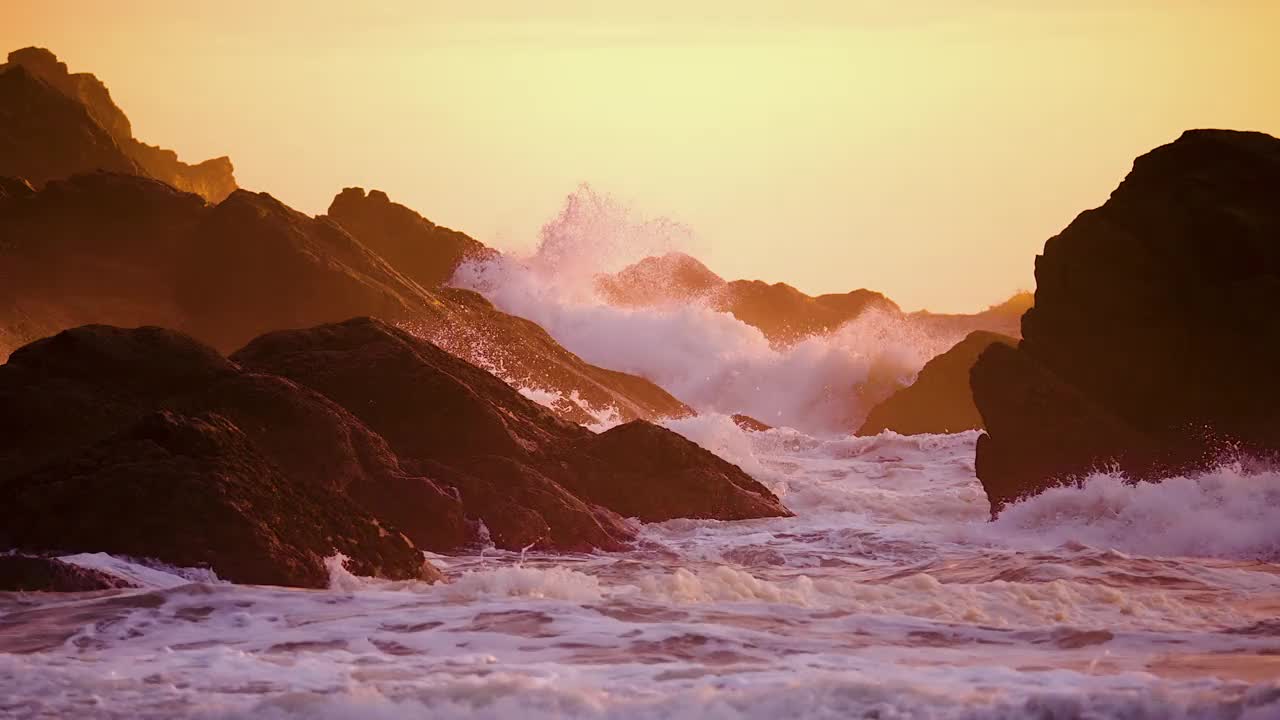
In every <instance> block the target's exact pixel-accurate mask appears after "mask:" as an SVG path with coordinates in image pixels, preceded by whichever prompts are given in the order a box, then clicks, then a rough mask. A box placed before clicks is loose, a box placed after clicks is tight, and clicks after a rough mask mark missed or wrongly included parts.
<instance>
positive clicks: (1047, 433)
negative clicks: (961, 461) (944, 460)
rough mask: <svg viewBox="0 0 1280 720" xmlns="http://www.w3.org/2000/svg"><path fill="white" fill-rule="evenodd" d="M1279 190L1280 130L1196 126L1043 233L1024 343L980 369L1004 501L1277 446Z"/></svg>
mask: <svg viewBox="0 0 1280 720" xmlns="http://www.w3.org/2000/svg"><path fill="white" fill-rule="evenodd" d="M1277 197H1280V140H1277V139H1276V138H1273V137H1271V136H1269V135H1265V134H1263V133H1256V132H1235V131H1225V130H1193V131H1188V132H1186V133H1184V134H1183V135H1182V136H1181V137H1180V138H1178V139H1177V140H1176V141H1175V142H1173V143H1170V144H1168V145H1165V146H1162V147H1160V148H1157V149H1155V150H1153V151H1151V152H1149V153H1147V154H1146V155H1143V156H1142V157H1140V158H1138V159H1137V160H1136V161H1135V162H1134V165H1133V170H1132V171H1131V172H1130V173H1129V175H1128V177H1126V178H1125V180H1124V181H1123V182H1122V183H1121V184H1120V186H1119V187H1117V188H1116V190H1115V191H1114V192H1113V193H1112V194H1111V197H1110V198H1109V199H1108V200H1107V202H1106V203H1105V204H1103V205H1102V206H1101V207H1099V208H1096V209H1093V210H1088V211H1086V212H1084V213H1081V214H1080V215H1079V216H1078V217H1077V218H1076V219H1075V220H1074V221H1072V223H1071V224H1070V225H1068V226H1067V228H1066V229H1065V230H1063V231H1062V232H1061V233H1059V234H1058V235H1056V236H1054V237H1053V238H1050V239H1049V241H1048V242H1046V243H1045V247H1044V252H1043V254H1042V255H1041V256H1040V257H1038V258H1037V259H1036V283H1037V287H1036V295H1035V306H1034V307H1033V308H1031V309H1030V310H1029V311H1027V313H1026V315H1024V316H1023V318H1022V332H1023V339H1022V342H1021V343H1020V344H1019V345H1018V347H1017V349H1016V350H1015V349H1009V348H1005V347H998V346H993V347H992V348H991V349H989V350H988V351H987V352H985V353H983V355H982V356H981V357H980V358H979V360H978V362H977V364H976V365H975V366H974V369H973V375H972V385H973V392H974V400H975V402H976V403H977V406H978V409H979V410H980V411H981V413H982V416H983V419H984V420H985V422H986V426H987V436H986V437H984V438H982V440H981V441H980V443H979V445H978V453H977V468H978V475H979V477H980V479H981V480H982V482H983V485H984V487H986V488H987V491H988V495H989V497H990V499H991V502H992V510H993V511H998V510H999V509H1000V507H1001V506H1002V505H1003V504H1004V503H1006V502H1008V501H1009V500H1010V499H1013V498H1017V497H1022V496H1025V495H1029V494H1034V493H1036V492H1039V491H1041V490H1043V489H1044V488H1046V487H1050V486H1052V485H1054V484H1057V483H1059V482H1066V481H1069V480H1071V479H1072V478H1075V477H1079V476H1081V475H1083V474H1085V473H1087V472H1089V471H1090V470H1093V469H1096V468H1099V467H1115V468H1118V469H1120V470H1122V471H1124V472H1126V473H1127V474H1128V475H1129V477H1131V478H1142V477H1159V476H1162V475H1166V474H1168V473H1171V472H1180V471H1191V470H1195V469H1198V468H1202V467H1204V466H1206V465H1208V464H1212V463H1213V462H1215V461H1217V459H1218V458H1219V457H1220V456H1221V452H1222V451H1223V450H1224V449H1230V450H1231V451H1232V452H1245V453H1248V454H1259V455H1269V454H1271V453H1273V452H1275V451H1276V450H1278V449H1280V421H1278V420H1277V416H1276V413H1275V407H1276V406H1277V402H1280V377H1278V376H1277V375H1276V373H1275V371H1274V369H1275V367H1277V362H1280V318H1278V317H1277V316H1276V314H1275V313H1274V312H1273V311H1272V309H1273V308H1275V307H1276V306H1277V303H1278V302H1280V203H1277V200H1276V199H1277Z"/></svg>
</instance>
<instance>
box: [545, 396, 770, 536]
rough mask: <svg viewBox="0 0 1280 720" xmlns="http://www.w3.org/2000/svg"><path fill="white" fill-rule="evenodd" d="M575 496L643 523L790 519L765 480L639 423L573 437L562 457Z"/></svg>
mask: <svg viewBox="0 0 1280 720" xmlns="http://www.w3.org/2000/svg"><path fill="white" fill-rule="evenodd" d="M564 457H565V459H566V462H567V463H568V464H570V465H571V466H572V467H573V468H574V470H575V473H573V474H572V475H571V476H570V477H568V478H566V484H567V485H568V487H569V488H570V489H571V490H573V491H574V492H575V493H577V494H578V495H580V496H582V497H584V498H587V499H588V500H590V501H592V502H596V503H599V504H601V505H603V506H605V507H607V508H609V509H610V510H613V511H615V512H617V513H619V514H620V515H623V516H624V517H634V518H639V519H640V520H641V521H644V522H662V521H664V520H673V519H675V518H709V519H715V520H746V519H750V518H764V517H790V516H791V512H790V511H789V510H787V508H786V507H785V506H784V505H783V504H782V502H781V501H780V500H778V498H777V497H776V496H775V495H774V494H773V493H771V492H769V490H768V488H766V487H765V486H764V485H761V484H760V483H759V482H756V481H755V480H754V479H752V478H751V476H749V475H747V474H746V473H744V472H743V471H742V469H741V468H739V467H738V466H737V465H733V464H731V463H729V462H726V461H725V460H722V459H720V458H719V457H716V456H715V455H712V454H711V453H709V452H707V451H706V450H703V449H702V448H701V447H699V446H698V445H697V444H695V443H693V442H690V441H689V440H686V439H684V438H683V437H681V436H679V435H676V434H675V433H673V432H671V431H669V430H666V429H664V428H660V427H658V426H657V425H654V424H652V423H649V422H645V421H644V420H636V421H634V422H629V423H627V424H625V425H619V426H617V427H615V428H612V429H610V430H607V431H605V432H603V433H601V434H599V435H593V436H591V437H588V438H584V439H582V440H579V441H577V442H575V443H574V444H573V445H572V446H571V448H570V450H569V451H568V452H566V453H565V455H564Z"/></svg>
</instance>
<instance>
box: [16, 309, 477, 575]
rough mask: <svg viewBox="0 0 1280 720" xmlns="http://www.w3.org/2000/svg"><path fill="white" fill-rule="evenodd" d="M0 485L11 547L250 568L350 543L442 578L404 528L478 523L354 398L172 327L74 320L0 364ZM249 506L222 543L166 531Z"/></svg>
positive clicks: (433, 541) (457, 538)
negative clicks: (402, 460) (412, 465)
mask: <svg viewBox="0 0 1280 720" xmlns="http://www.w3.org/2000/svg"><path fill="white" fill-rule="evenodd" d="M121 428H131V429H129V430H126V431H124V432H123V433H121V431H120V429H121ZM157 446H159V448H160V449H159V450H157V449H156V447H157ZM202 483H203V484H204V486H202V487H197V486H200V485H201V484H202ZM170 486H172V487H174V488H179V487H180V488H182V492H183V493H184V494H183V495H182V497H177V496H171V493H170V492H169V490H164V489H163V488H167V487H170ZM0 492H3V494H4V496H5V497H6V498H7V499H10V500H11V501H10V502H7V503H6V506H5V508H4V509H3V510H2V511H0V512H3V513H4V518H5V519H4V522H0V525H4V526H5V529H4V530H0V547H3V546H6V544H7V546H12V547H20V548H25V549H35V550H67V551H95V552H99V551H100V552H115V553H122V554H130V555H138V556H145V557H154V558H157V559H160V560H164V561H165V562H170V563H173V564H178V565H184V564H192V563H204V564H209V565H211V566H213V567H214V568H215V570H217V571H218V573H219V574H220V575H223V576H224V577H227V578H229V579H237V578H252V579H246V580H245V581H246V582H270V583H282V584H305V585H309V586H316V585H317V584H323V580H324V570H323V567H322V564H321V561H322V560H323V558H324V557H326V556H328V555H331V554H333V552H335V551H338V552H342V553H344V554H346V555H348V556H349V557H350V558H351V563H350V565H349V567H351V568H352V570H353V571H357V570H359V571H361V572H366V574H374V573H380V574H383V575H384V576H389V577H421V578H431V577H436V575H435V574H434V571H433V570H431V569H430V568H426V569H423V568H421V567H420V566H421V562H420V560H421V556H420V555H418V554H417V553H418V551H417V550H416V548H415V547H414V546H413V544H411V543H410V542H408V541H407V540H404V539H403V538H402V537H401V536H400V535H399V532H400V531H403V532H405V533H406V534H409V535H410V536H411V537H412V538H413V539H414V540H415V541H416V542H420V543H421V544H422V545H423V546H427V547H432V548H438V549H450V548H456V547H457V546H459V545H460V544H463V543H465V542H469V541H470V540H471V539H472V538H473V537H474V532H473V530H472V529H471V528H469V527H467V526H466V525H465V523H464V522H463V520H462V511H461V505H460V503H459V502H458V501H457V499H456V498H455V497H453V496H451V495H450V494H449V493H446V492H445V491H443V490H442V489H440V488H439V487H437V486H435V485H434V484H432V483H431V482H430V481H429V480H426V479H425V478H422V477H419V476H413V475H411V474H409V473H406V472H405V471H403V470H402V469H401V468H400V466H399V463H398V460H397V459H396V458H395V456H394V455H393V454H392V453H391V451H390V450H389V449H388V448H387V447H386V444H385V441H383V440H382V439H381V438H380V437H378V436H377V435H376V434H374V433H373V432H371V431H369V430H368V428H366V427H364V426H363V425H362V424H361V423H360V422H359V421H358V420H356V419H355V418H354V417H352V416H351V415H350V414H348V413H347V412H346V411H345V410H343V409H342V408H340V407H338V406H337V405H335V404H334V403H332V402H331V401H329V400H327V399H325V398H324V397H322V396H320V395H318V394H316V393H315V392H313V391H311V390H307V389H305V388H301V387H299V386H297V385H295V384H293V383H291V382H289V381H287V380H285V379H282V378H276V377H267V376H261V375H254V374H250V373H245V372H243V371H241V370H240V369H239V368H238V367H237V366H236V365H235V364H233V363H231V362H229V361H228V360H227V359H226V358H223V357H222V356H220V355H218V354H217V352H216V351H214V350H213V349H212V348H209V347H207V346H204V345H201V344H200V343H197V342H195V341H194V340H192V339H190V338H188V337H186V336H184V335H181V334H180V333H176V332H173V331H170V330H163V329H160V328H139V329H135V330H124V329H120V328H112V327H102V326H94V327H83V328H76V329H73V330H69V331H66V332H63V333H60V334H59V335H57V336H54V337H51V338H47V339H44V340H41V341H39V342H36V343H33V344H31V345H29V346H27V347H24V348H21V349H19V350H18V351H16V352H14V353H13V355H12V356H11V357H10V359H9V362H8V363H7V364H5V365H3V366H0ZM272 493H275V494H276V495H278V496H279V497H280V498H285V499H286V500H288V502H295V501H296V502H298V503H301V504H300V505H299V506H298V507H299V514H298V517H297V518H293V519H290V518H286V517H284V516H283V515H282V513H284V512H285V509H286V508H287V507H288V506H287V504H286V505H281V504H279V503H278V502H277V500H276V499H273V497H274V496H272V495H271V494H272ZM184 498H185V499H184ZM130 503H134V506H130V505H129V504H130ZM223 505H226V507H225V508H224V507H223ZM233 507H238V508H240V509H241V510H242V511H243V515H244V517H243V518H241V519H240V520H238V521H237V524H233V525H232V526H229V528H228V529H227V530H226V534H219V533H220V532H221V531H218V530H217V528H214V527H208V528H205V529H204V530H202V531H201V532H204V533H205V534H206V535H207V536H208V537H209V538H211V539H216V540H217V541H218V543H220V544H211V545H209V546H208V548H207V549H206V551H207V552H206V554H204V555H202V554H200V551H199V548H198V547H196V546H195V545H191V546H185V545H181V543H177V544H175V546H174V547H170V546H169V544H166V543H165V542H163V539H164V534H163V532H169V531H172V532H175V533H177V534H184V533H189V532H191V531H184V530H181V527H183V526H184V525H191V526H199V527H203V525H202V523H206V522H212V520H205V519H201V518H203V517H204V516H205V515H206V514H217V513H229V512H231V510H230V509H227V508H233ZM103 508H114V509H112V510H111V511H110V512H106V511H104V510H103ZM371 513H372V514H371ZM196 515H200V516H201V518H196V517H194V516H196ZM19 516H21V517H19ZM162 516H163V517H162ZM294 522H297V523H302V525H293V524H289V523H294ZM113 523H114V525H113ZM281 523H285V524H281ZM402 523H403V524H402ZM68 524H72V525H74V526H75V527H74V528H71V527H69V526H68ZM157 525H163V526H164V528H166V529H165V530H163V532H162V530H159V529H155V528H156V526H157ZM304 526H305V527H304ZM272 528H274V529H275V530H273V531H272V532H274V533H275V534H272V532H268V530H270V529H272ZM276 531H278V532H276ZM215 536H216V537H215ZM240 536H244V537H243V538H241V537H240ZM237 538H239V539H237ZM245 538H247V539H245ZM246 543H247V544H246ZM326 543H328V544H326ZM251 552H254V553H261V552H266V553H267V556H266V557H264V559H262V560H261V561H256V560H253V559H252V558H250V557H248V555H247V553H251ZM242 553H245V554H246V555H242ZM410 561H412V562H410ZM227 573H230V574H227Z"/></svg>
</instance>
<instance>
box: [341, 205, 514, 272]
mask: <svg viewBox="0 0 1280 720" xmlns="http://www.w3.org/2000/svg"><path fill="white" fill-rule="evenodd" d="M329 218H330V219H332V220H333V221H334V222H336V223H338V224H339V225H341V226H342V227H343V229H345V230H346V231H347V232H349V233H351V235H352V236H353V237H355V238H356V239H358V240H359V241H360V242H362V243H364V245H365V246H366V247H368V248H369V249H370V250H373V251H374V252H376V253H378V254H379V255H381V256H382V257H383V258H385V259H386V260H387V262H389V263H391V265H392V266H393V267H395V268H396V269H397V270H399V271H400V272H402V273H404V274H405V275H406V276H407V277H408V278H409V279H410V280H413V281H414V282H417V283H419V284H421V285H422V286H423V287H427V288H434V287H437V286H439V285H443V284H444V283H446V282H448V280H449V278H451V277H453V273H454V271H455V270H457V269H458V266H459V265H461V264H462V263H463V262H464V261H466V260H482V259H485V258H489V257H493V256H495V255H496V254H497V253H496V252H495V251H493V250H490V249H489V248H487V247H485V246H484V245H483V244H482V243H481V242H480V241H478V240H475V239H474V238H472V237H470V236H468V235H466V234H464V233H460V232H458V231H457V230H450V229H449V228H446V227H441V226H439V225H436V224H435V223H433V222H431V221H430V220H428V219H426V218H424V217H422V216H421V215H419V214H418V213H416V212H414V211H413V210H410V209H409V208H407V207H405V206H404V205H401V204H399V203H393V202H391V199H390V198H388V197H387V194H386V193H384V192H382V191H381V190H371V191H369V193H368V194H365V191H364V189H363V188H345V189H344V190H343V191H342V192H341V193H338V195H337V196H336V197H334V198H333V202H332V203H330V204H329Z"/></svg>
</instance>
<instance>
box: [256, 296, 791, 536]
mask: <svg viewBox="0 0 1280 720" xmlns="http://www.w3.org/2000/svg"><path fill="white" fill-rule="evenodd" d="M232 358H233V359H234V360H235V361H236V362H237V363H239V364H241V365H242V366H244V367H246V368H252V369H255V370H258V371H261V372H268V373H273V374H277V375H281V376H284V377H287V378H290V379H292V380H294V381H296V382H298V383H300V384H302V385H306V386H307V387H310V388H312V389H315V390H317V391H319V392H321V393H323V394H325V395H326V396H328V397H329V398H331V399H332V400H334V401H335V402H337V403H338V404H340V405H342V406H344V407H346V408H349V409H350V410H351V411H352V412H353V413H354V414H356V415H357V417H359V418H360V419H361V420H363V421H364V422H365V423H366V424H367V425H368V426H369V427H370V428H372V429H373V430H375V431H377V432H379V433H380V434H382V435H383V437H385V438H386V439H387V441H388V443H389V444H390V446H391V447H392V448H393V449H394V450H395V452H396V453H397V454H398V455H399V456H400V457H401V458H402V459H403V461H404V462H405V463H406V465H407V466H408V467H411V468H414V469H415V470H420V471H422V472H423V473H425V474H427V475H431V476H433V477H435V476H441V477H447V478H448V480H447V482H448V484H450V485H453V486H454V487H456V488H457V489H458V491H459V493H460V494H461V497H462V499H463V504H464V506H465V507H466V508H467V510H468V512H473V511H474V512H475V513H476V516H477V517H478V519H480V520H482V521H483V522H484V523H485V525H486V527H488V528H489V530H490V532H491V534H493V535H494V541H495V543H496V544H499V546H501V547H510V548H512V549H515V548H518V547H523V546H525V545H528V544H531V543H534V544H536V545H537V546H539V547H562V548H577V549H583V548H589V547H599V548H605V549H610V548H617V547H621V546H622V543H623V542H625V541H626V540H628V539H629V538H630V537H631V530H630V529H629V528H628V527H627V526H626V525H625V524H623V523H622V522H621V518H619V517H618V514H621V515H622V516H625V517H639V518H641V519H642V520H669V519H673V518H677V517H715V518H719V519H726V520H727V519H739V518H743V517H769V516H777V515H786V514H789V513H788V512H787V510H786V509H785V508H784V507H783V506H782V505H781V503H780V502H779V501H778V499H777V498H776V497H774V496H773V495H772V494H771V493H769V492H768V491H767V490H765V489H764V488H763V486H761V485H759V484H758V483H756V482H755V481H754V480H752V479H751V478H750V477H749V476H747V475H746V474H745V473H743V472H742V471H741V470H740V469H739V468H737V467H736V466H733V465H730V464H728V463H726V462H724V461H723V460H720V459H719V458H717V457H716V456H714V455H712V454H711V453H708V452H707V451H705V450H703V449H702V448H700V447H698V446H697V445H694V444H693V443H690V442H689V441H687V440H685V439H684V438H681V437H680V436H679V435H676V434H675V433H672V432H670V431H668V430H665V429H662V428H659V427H657V426H654V425H650V424H648V423H644V422H634V423H630V424H628V425H624V426H620V427H618V428H614V429H613V430H610V431H608V432H606V433H604V434H601V435H595V434H594V433H592V432H590V431H588V430H586V429H584V428H582V427H580V426H577V425H574V424H572V423H568V422H565V421H563V420H560V419H559V418H557V417H556V416H555V415H553V414H552V413H551V412H549V411H548V410H546V409H545V408H543V407H542V406H540V405H537V404H536V403H533V402H532V401H530V400H528V399H527V398H525V397H524V396H522V395H520V394H519V393H518V392H516V391H515V390H513V389H512V388H511V387H510V386H508V385H506V384H505V383H503V382H502V381H501V380H499V379H498V378H496V377H494V376H493V375H491V374H490V373H488V372H485V371H483V370H481V369H479V368H476V367H474V366H472V365H470V364H468V363H466V362H463V361H462V360H460V359H458V358H456V357H453V356H452V355H449V354H448V353H446V352H444V351H442V350H441V349H440V348H438V347H436V346H434V345H432V344H431V343H429V342H426V341H424V340H422V339H420V338H417V337H415V336H413V335H411V334H409V333H407V332H404V331H402V330H399V329H396V328H394V327H390V326H387V325H386V324H384V323H380V322H378V321H375V320H369V319H357V320H351V321H348V322H345V323H341V324H338V325H328V326H322V327H317V328H310V329H307V330H298V331H282V332H275V333H269V334H267V335H265V336H263V337H261V338H258V339H257V340H255V341H254V342H252V343H250V344H249V345H248V346H246V347H245V348H244V349H242V350H240V351H239V352H237V353H236V354H235V355H233V356H232ZM504 494H505V497H504ZM632 497H643V498H647V502H649V503H651V504H649V505H645V504H642V503H638V502H634V501H632V500H629V499H628V498H632ZM597 506H603V508H604V509H607V511H602V509H601V507H597ZM516 509H518V511H517V512H518V516H515V515H512V514H511V512H512V511H513V510H516ZM540 528H546V529H545V530H540Z"/></svg>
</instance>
